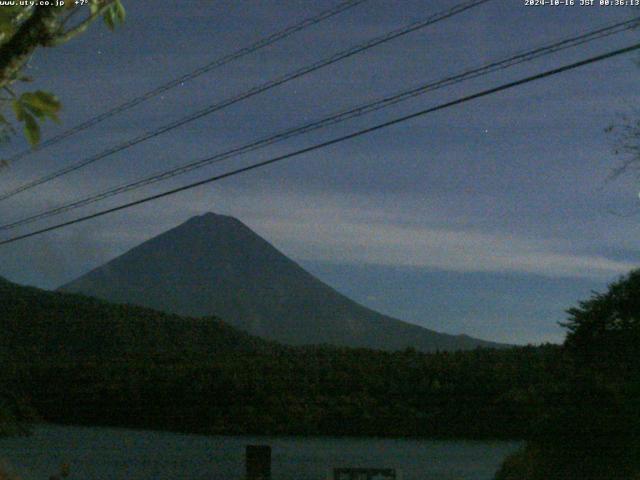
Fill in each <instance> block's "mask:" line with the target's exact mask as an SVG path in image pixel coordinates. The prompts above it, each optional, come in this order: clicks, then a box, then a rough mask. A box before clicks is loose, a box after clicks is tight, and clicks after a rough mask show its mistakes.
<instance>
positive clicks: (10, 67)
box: [0, 6, 60, 87]
mask: <svg viewBox="0 0 640 480" xmlns="http://www.w3.org/2000/svg"><path fill="white" fill-rule="evenodd" d="M58 13H59V9H57V8H54V7H50V6H49V7H45V6H38V7H35V9H34V12H33V15H31V17H29V18H28V19H27V20H25V21H24V23H23V24H22V25H20V28H19V29H18V30H17V31H16V33H15V34H14V35H13V36H12V37H11V39H10V40H8V41H7V42H6V43H4V44H3V45H2V46H1V47H0V87H4V86H6V85H8V84H10V83H11V82H13V81H14V80H15V78H16V76H17V74H18V72H19V71H20V69H21V68H22V67H23V66H24V64H25V63H26V62H27V60H28V59H29V58H30V57H31V55H32V54H33V52H34V50H35V49H36V48H37V47H39V46H50V45H51V42H52V41H53V39H54V38H55V36H56V33H57V31H58V30H59V28H60V25H59V15H58Z"/></svg>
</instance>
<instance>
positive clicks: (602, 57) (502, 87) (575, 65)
mask: <svg viewBox="0 0 640 480" xmlns="http://www.w3.org/2000/svg"><path fill="white" fill-rule="evenodd" d="M638 49H640V43H636V44H634V45H631V46H629V47H625V48H621V49H618V50H614V51H611V52H608V53H605V54H602V55H597V56H595V57H590V58H588V59H586V60H581V61H579V62H575V63H571V64H568V65H564V66H562V67H558V68H554V69H552V70H547V71H545V72H542V73H539V74H536V75H532V76H529V77H525V78H523V79H520V80H516V81H513V82H509V83H505V84H502V85H500V86H497V87H493V88H490V89H487V90H482V91H480V92H478V93H474V94H471V95H467V96H465V97H461V98H458V99H456V100H452V101H449V102H446V103H442V104H440V105H437V106H435V107H431V108H427V109H424V110H420V111H418V112H414V113H411V114H409V115H404V116H401V117H397V118H395V119H393V120H389V121H386V122H383V123H379V124H377V125H374V126H373V127H368V128H365V129H362V130H358V131H356V132H353V133H350V134H348V135H343V136H340V137H337V138H334V139H331V140H327V141H325V142H321V143H317V144H315V145H312V146H310V147H306V148H303V149H300V150H296V151H294V152H290V153H287V154H284V155H280V156H277V157H274V158H271V159H269V160H264V161H262V162H257V163H254V164H251V165H248V166H246V167H242V168H238V169H235V170H231V171H229V172H226V173H223V174H219V175H215V176H213V177H209V178H206V179H204V180H199V181H197V182H193V183H190V184H188V185H184V186H182V187H178V188H174V189H171V190H167V191H165V192H162V193H157V194H155V195H151V196H148V197H145V198H141V199H139V200H135V201H132V202H128V203H125V204H122V205H119V206H117V207H112V208H108V209H105V210H101V211H99V212H96V213H92V214H90V215H85V216H82V217H79V218H75V219H73V220H69V221H66V222H63V223H59V224H56V225H52V226H50V227H46V228H42V229H40V230H36V231H33V232H30V233H26V234H23V235H18V236H15V237H12V238H8V239H6V240H2V241H0V245H6V244H8V243H13V242H17V241H18V240H23V239H26V238H30V237H33V236H36V235H40V234H43V233H46V232H51V231H53V230H58V229H60V228H63V227H67V226H69V225H74V224H76V223H80V222H84V221H87V220H90V219H93V218H97V217H101V216H104V215H107V214H109V213H113V212H117V211H120V210H124V209H127V208H131V207H134V206H136V205H141V204H143V203H147V202H151V201H154V200H158V199H160V198H163V197H168V196H170V195H174V194H176V193H179V192H183V191H186V190H191V189H193V188H196V187H199V186H201V185H205V184H208V183H213V182H216V181H219V180H222V179H225V178H228V177H232V176H235V175H239V174H241V173H245V172H249V171H251V170H256V169H258V168H262V167H266V166H268V165H272V164H274V163H277V162H281V161H283V160H287V159H289V158H293V157H297V156H300V155H303V154H305V153H309V152H312V151H315V150H320V149H322V148H326V147H329V146H331V145H335V144H338V143H341V142H344V141H346V140H351V139H353V138H357V137H360V136H362V135H367V134H369V133H372V132H375V131H378V130H381V129H383V128H387V127H390V126H392V125H396V124H399V123H403V122H406V121H408V120H412V119H414V118H418V117H422V116H424V115H427V114H429V113H433V112H436V111H439V110H444V109H446V108H450V107H453V106H456V105H460V104H463V103H466V102H469V101H471V100H475V99H477V98H481V97H486V96H488V95H492V94H494V93H498V92H501V91H504V90H508V89H511V88H515V87H518V86H520V85H524V84H526V83H530V82H533V81H536V80H541V79H543V78H547V77H550V76H553V75H557V74H560V73H563V72H566V71H569V70H573V69H576V68H579V67H582V66H585V65H589V64H592V63H596V62H600V61H602V60H606V59H609V58H612V57H616V56H619V55H623V54H625V53H629V52H632V51H635V50H638Z"/></svg>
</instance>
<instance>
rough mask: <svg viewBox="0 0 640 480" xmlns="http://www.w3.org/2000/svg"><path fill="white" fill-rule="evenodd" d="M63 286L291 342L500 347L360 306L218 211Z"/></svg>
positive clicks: (427, 348)
mask: <svg viewBox="0 0 640 480" xmlns="http://www.w3.org/2000/svg"><path fill="white" fill-rule="evenodd" d="M61 290H63V291H68V292H79V293H83V294H86V295H90V296H95V297H98V298H102V299H105V300H108V301H110V302H116V303H122V304H136V305H142V306H146V307H151V308H154V309H157V310H162V311H165V312H171V313H175V314H179V315H186V316H192V317H202V316H210V315H215V316H217V317H220V318H222V319H224V320H225V321H227V322H229V323H230V324H231V325H233V326H235V327H238V328H240V329H242V330H245V331H247V332H249V333H251V334H253V335H258V336H260V337H263V338H268V339H272V340H277V341H280V342H283V343H287V344H292V345H302V344H319V343H326V344H332V345H339V346H349V347H368V348H375V349H384V350H398V349H404V348H407V347H414V348H417V349H419V350H423V351H434V350H460V349H471V348H475V347H478V346H498V345H497V344H493V343H490V342H484V341H482V340H478V339H474V338H471V337H468V336H465V335H459V336H454V335H446V334H442V333H438V332H434V331H431V330H428V329H425V328H422V327H419V326H417V325H412V324H409V323H406V322H403V321H400V320H397V319H394V318H391V317H388V316H385V315H382V314H380V313H377V312H375V311H373V310H370V309H368V308H366V307H364V306H362V305H359V304H357V303H355V302H354V301H352V300H350V299H349V298H347V297H345V296H344V295H342V294H340V293H339V292H337V291H336V290H334V289H333V288H331V287H330V286H328V285H327V284H325V283H323V282H321V281H320V280H318V279H317V278H315V277H314V276H312V275H311V274H309V273H308V272H306V271H305V270H304V269H303V268H301V267H300V266H299V265H298V264H296V263H295V262H294V261H292V260H291V259H289V258H287V257H286V256H285V255H284V254H282V253H281V252H279V251H278V250H277V249H275V248H274V247H273V246H272V245H270V244H269V243H268V242H267V241H266V240H264V239H263V238H261V237H260V236H258V235H257V234H256V233H254V232H253V231H252V230H251V229H249V228H248V227H247V226H245V225H244V224H243V223H242V222H240V221H239V220H237V219H235V218H232V217H228V216H224V215H216V214H212V213H208V214H205V215H202V216H198V217H193V218H191V219H190V220H188V221H187V222H185V223H183V224H182V225H179V226H178V227H176V228H173V229H172V230H169V231H167V232H165V233H163V234H161V235H158V236H157V237H154V238H152V239H150V240H148V241H146V242H144V243H142V244H141V245H139V246H137V247H135V248H133V249H132V250H130V251H128V252H127V253H125V254H123V255H121V256H120V257H118V258H116V259H114V260H112V261H110V262H108V263H107V264H105V265H104V266H102V267H99V268H97V269H95V270H93V271H91V272H90V273H88V274H86V275H84V276H82V277H80V278H79V279H77V280H75V281H73V282H71V283H69V284H67V285H64V286H63V287H61Z"/></svg>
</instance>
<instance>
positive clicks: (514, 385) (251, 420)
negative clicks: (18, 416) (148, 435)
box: [0, 282, 560, 438]
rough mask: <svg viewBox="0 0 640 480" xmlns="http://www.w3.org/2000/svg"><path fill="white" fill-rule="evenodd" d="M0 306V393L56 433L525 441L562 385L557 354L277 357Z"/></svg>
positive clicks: (130, 323) (203, 327) (179, 331)
mask: <svg viewBox="0 0 640 480" xmlns="http://www.w3.org/2000/svg"><path fill="white" fill-rule="evenodd" d="M0 305H2V310H1V312H2V313H1V315H0V331H1V332H2V335H0V354H2V352H4V357H5V358H8V359H10V360H9V361H8V362H6V363H5V365H7V367H6V369H7V372H8V373H7V374H6V375H5V378H6V380H5V381H4V385H3V386H4V388H5V389H7V390H9V391H17V390H20V391H21V392H22V393H23V395H24V396H25V397H27V398H29V399H30V401H31V404H32V405H33V407H35V409H36V410H37V411H38V412H39V414H40V415H42V417H43V418H44V419H45V420H48V421H55V422H65V423H75V424H91V425H114V426H128V427H141V428H155V429H169V430H180V431H188V432H202V433H226V434H240V433H253V434H258V433H260V434H326V435H380V436H434V437H468V438H487V437H502V438H522V437H523V436H525V435H527V434H528V431H529V429H530V428H531V426H532V425H534V424H535V419H536V418H537V417H538V416H539V415H541V414H542V410H541V407H542V405H541V404H540V402H539V401H538V400H537V399H538V398H539V397H541V396H542V395H543V392H544V390H545V389H546V388H548V385H549V383H550V382H551V380H553V379H554V378H555V377H557V376H558V375H559V373H560V369H559V368H557V367H558V363H559V360H560V359H559V358H558V355H557V353H558V348H557V347H554V346H547V347H539V348H533V347H523V348H518V349H501V350H475V351H466V352H440V353H434V354H422V353H419V352H416V351H415V350H412V349H408V350H405V351H398V352H381V351H374V350H367V349H348V348H335V347H329V346H321V347H305V348H294V347H284V346H280V345H277V344H274V343H270V342H266V341H263V340H260V339H257V338H255V337H251V336H249V335H247V334H245V333H243V332H240V331H238V330H236V329H233V328H231V327H229V326H227V325H226V324H224V323H223V322H221V321H219V320H217V319H211V318H209V319H189V318H183V317H177V316H173V315H167V314H163V313H160V312H157V311H154V310H150V309H146V308H140V307H133V306H130V305H113V304H109V303H106V302H102V301H98V300H95V299H91V298H88V297H84V296H80V295H72V294H63V293H53V292H45V291H42V290H38V289H35V288H25V287H18V286H16V285H13V284H11V283H8V282H4V283H2V282H0ZM555 381H556V382H560V379H559V378H558V379H556V380H555ZM0 389H1V388H0Z"/></svg>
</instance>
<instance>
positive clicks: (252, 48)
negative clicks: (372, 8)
mask: <svg viewBox="0 0 640 480" xmlns="http://www.w3.org/2000/svg"><path fill="white" fill-rule="evenodd" d="M366 1H368V0H348V1H346V2H342V3H340V4H338V5H336V6H334V7H332V8H330V9H328V10H325V11H323V12H320V13H319V14H317V15H315V16H313V17H309V18H306V19H304V20H302V21H301V22H299V23H296V24H294V25H291V26H289V27H287V28H285V29H284V30H280V31H279V32H276V33H273V34H271V35H269V36H268V37H265V38H262V39H260V40H258V41H257V42H255V43H253V44H251V45H249V46H247V47H244V48H241V49H239V50H236V51H235V52H232V53H230V54H228V55H224V56H223V57H220V58H217V59H215V60H213V61H211V62H209V63H207V64H206V65H203V66H201V67H198V68H197V69H195V70H192V71H190V72H188V73H185V74H184V75H181V76H180V77H177V78H174V79H173V80H171V81H169V82H167V83H164V84H162V85H160V86H158V87H156V88H154V89H153V90H149V91H148V92H145V93H143V94H141V95H139V96H137V97H134V98H132V99H130V100H128V101H126V102H124V103H121V104H120V105H117V106H116V107H114V108H112V109H110V110H107V111H105V112H103V113H101V114H100V115H96V116H95V117H92V118H90V119H88V120H86V121H84V122H82V123H79V124H78V125H75V126H74V127H71V128H69V129H68V130H65V131H64V132H61V133H59V134H58V135H55V136H53V137H51V138H49V139H47V140H45V141H43V142H41V143H40V144H38V145H36V146H35V147H33V148H31V149H25V150H23V151H21V152H18V153H16V154H15V155H13V156H11V157H9V158H7V159H5V161H7V162H15V161H17V160H20V159H22V158H24V157H27V156H29V155H31V154H32V153H35V152H38V151H41V150H44V149H45V148H47V147H50V146H52V145H55V144H57V143H60V142H61V141H62V140H64V139H66V138H68V137H70V136H72V135H75V134H76V133H79V132H82V131H83V130H86V129H87V128H90V127H93V126H94V125H97V124H98V123H100V122H103V121H104V120H106V119H108V118H111V117H113V116H114V115H117V114H119V113H122V112H125V111H127V110H129V109H131V108H133V107H135V106H137V105H140V104H141V103H143V102H146V101H147V100H150V99H152V98H154V97H157V96H158V95H161V94H163V93H165V92H167V91H169V90H171V89H172V88H175V87H177V86H179V85H182V84H184V83H186V82H189V81H191V80H193V79H194V78H197V77H199V76H200V75H204V74H205V73H208V72H211V71H213V70H215V69H217V68H219V67H222V66H223V65H226V64H228V63H231V62H233V61H234V60H238V59H239V58H242V57H244V56H246V55H249V54H251V53H254V52H257V51H258V50H261V49H263V48H266V47H268V46H270V45H273V44H274V43H276V42H279V41H280V40H283V39H285V38H287V37H290V36H291V35H293V34H294V33H297V32H299V31H301V30H304V29H306V28H308V27H311V26H313V25H316V24H318V23H320V22H322V21H324V20H327V19H329V18H331V17H333V16H335V15H338V14H339V13H342V12H344V11H346V10H349V9H351V8H353V7H355V6H357V5H359V4H361V3H364V2H366Z"/></svg>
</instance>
